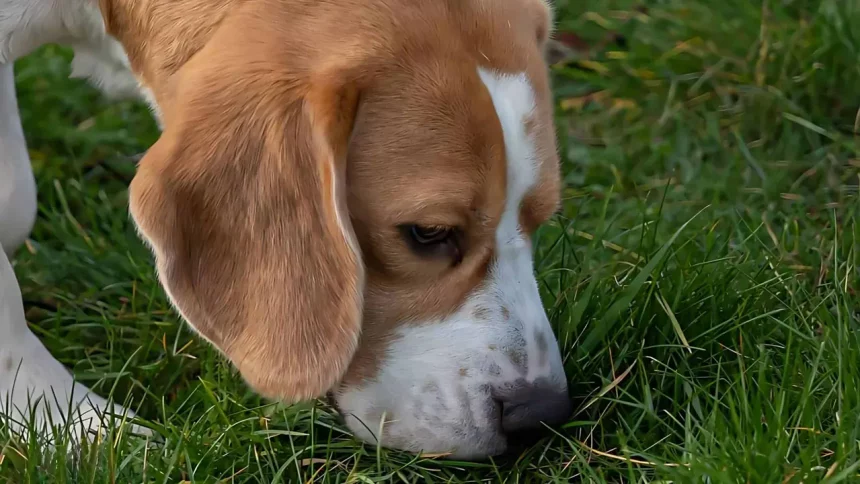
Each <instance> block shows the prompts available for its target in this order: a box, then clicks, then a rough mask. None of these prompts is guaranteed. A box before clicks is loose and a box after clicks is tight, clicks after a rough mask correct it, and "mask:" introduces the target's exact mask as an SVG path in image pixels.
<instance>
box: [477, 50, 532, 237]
mask: <svg viewBox="0 0 860 484" xmlns="http://www.w3.org/2000/svg"><path fill="white" fill-rule="evenodd" d="M478 75H479V76H480V77H481V80H482V81H483V82H484V85H486V86H487V90H488V91H489V92H490V97H491V99H492V100H493V106H494V107H495V108H496V114H497V116H498V117H499V123H500V124H501V126H502V136H503V138H504V140H505V155H506V157H507V168H508V186H507V194H506V195H507V197H506V199H505V209H504V212H503V215H502V219H501V221H500V222H499V228H498V231H497V232H496V234H497V238H498V240H497V243H498V244H499V245H500V246H505V245H509V244H514V245H520V244H522V243H523V240H522V237H521V234H520V228H519V207H520V203H521V202H522V200H523V197H525V195H526V193H528V191H529V190H531V188H532V187H533V186H534V185H535V183H536V182H537V177H538V166H537V160H536V159H535V147H534V142H533V140H532V139H531V137H529V135H528V133H527V132H526V120H527V119H528V118H529V116H531V115H532V112H533V111H534V109H535V95H534V90H533V89H532V86H531V83H530V82H529V79H528V76H526V74H525V73H519V74H503V73H494V72H491V71H488V70H486V69H484V68H482V67H479V68H478Z"/></svg>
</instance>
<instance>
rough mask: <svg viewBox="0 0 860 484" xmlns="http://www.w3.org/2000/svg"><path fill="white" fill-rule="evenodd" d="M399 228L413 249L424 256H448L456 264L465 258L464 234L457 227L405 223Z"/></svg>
mask: <svg viewBox="0 0 860 484" xmlns="http://www.w3.org/2000/svg"><path fill="white" fill-rule="evenodd" d="M398 228H399V229H400V233H401V234H402V235H403V239H404V240H405V241H406V243H407V244H408V245H409V247H410V248H411V249H412V251H413V252H415V253H416V254H418V255H420V256H422V257H446V258H450V259H451V261H452V262H453V264H454V265H457V264H459V263H460V261H461V260H462V259H463V254H462V252H461V247H460V246H461V244H462V242H463V235H462V232H460V230H459V229H457V228H455V227H440V226H427V225H416V224H404V225H400V226H399V227H398Z"/></svg>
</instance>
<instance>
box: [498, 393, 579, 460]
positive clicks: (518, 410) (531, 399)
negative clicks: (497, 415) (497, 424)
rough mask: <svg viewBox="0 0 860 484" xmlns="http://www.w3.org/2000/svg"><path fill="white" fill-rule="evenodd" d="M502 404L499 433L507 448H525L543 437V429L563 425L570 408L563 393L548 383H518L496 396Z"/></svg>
mask: <svg viewBox="0 0 860 484" xmlns="http://www.w3.org/2000/svg"><path fill="white" fill-rule="evenodd" d="M496 399H497V400H498V401H499V402H501V404H502V430H503V431H504V432H505V434H506V435H507V436H508V439H509V444H512V445H518V444H519V445H528V444H530V443H532V442H534V441H535V440H538V439H540V438H541V437H543V436H544V435H545V434H546V433H547V430H548V429H547V426H549V427H553V426H557V425H560V424H563V423H565V422H566V421H567V419H568V418H569V417H570V414H571V412H572V409H573V405H572V403H571V401H570V397H569V396H568V394H567V390H566V389H564V390H560V389H559V388H558V387H557V386H551V385H549V383H548V382H545V381H542V380H537V381H536V382H535V383H525V382H520V383H518V384H516V385H514V386H512V387H509V388H505V389H502V390H501V391H497V392H496Z"/></svg>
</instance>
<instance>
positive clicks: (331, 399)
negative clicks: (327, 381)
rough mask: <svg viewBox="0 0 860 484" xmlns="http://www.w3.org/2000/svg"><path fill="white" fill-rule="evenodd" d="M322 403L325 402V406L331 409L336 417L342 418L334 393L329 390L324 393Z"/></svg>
mask: <svg viewBox="0 0 860 484" xmlns="http://www.w3.org/2000/svg"><path fill="white" fill-rule="evenodd" d="M322 401H323V402H325V404H326V405H328V406H329V407H331V408H332V409H333V410H334V411H335V412H337V414H338V415H340V416H341V418H343V412H342V411H341V410H340V406H339V405H338V404H337V398H335V396H334V391H333V390H329V391H328V392H326V394H325V397H323V398H322Z"/></svg>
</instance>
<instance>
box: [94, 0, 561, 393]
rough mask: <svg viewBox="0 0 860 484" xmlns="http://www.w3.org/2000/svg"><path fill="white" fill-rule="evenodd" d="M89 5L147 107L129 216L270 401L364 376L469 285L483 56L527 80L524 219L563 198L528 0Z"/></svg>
mask: <svg viewBox="0 0 860 484" xmlns="http://www.w3.org/2000/svg"><path fill="white" fill-rule="evenodd" d="M101 6H102V11H103V13H104V16H105V19H106V22H107V25H108V29H109V32H111V33H112V34H113V35H115V36H116V37H117V38H118V39H119V40H120V41H121V42H122V43H123V45H124V46H125V48H126V50H127V52H128V54H129V57H130V59H131V64H132V66H133V68H134V70H135V72H136V73H137V74H138V75H139V76H140V78H141V79H142V80H143V83H144V84H145V85H147V86H148V87H149V88H150V89H152V91H153V92H154V95H155V98H156V100H157V102H158V104H159V107H160V108H161V111H162V113H163V123H164V132H163V134H162V137H161V138H160V139H159V141H158V142H157V143H156V144H155V145H154V146H153V147H152V148H151V150H150V151H149V153H148V154H147V155H146V156H145V158H144V159H143V160H142V161H141V164H140V169H139V172H138V174H137V176H136V177H135V179H134V181H133V183H132V187H131V209H132V214H133V216H134V218H135V220H136V221H137V223H138V225H139V228H140V231H141V233H142V235H143V236H144V238H145V239H147V240H148V241H149V242H150V244H151V245H152V247H153V250H154V252H155V254H156V257H157V263H158V269H159V275H160V279H161V281H162V283H163V284H164V286H165V288H166V290H167V291H168V293H169V295H170V297H171V299H172V301H173V302H174V303H175V304H176V306H177V308H178V309H179V310H180V311H181V312H182V314H183V316H184V317H185V318H186V319H187V320H188V321H189V323H190V324H191V325H192V326H194V327H195V328H196V329H197V330H198V331H199V332H200V333H201V334H202V335H203V336H204V337H206V338H207V339H209V340H210V341H211V342H212V343H214V344H215V345H216V346H218V348H220V349H221V351H223V352H224V353H225V354H226V355H227V356H228V357H229V358H230V359H231V360H232V361H233V362H234V363H235V364H236V366H237V367H238V368H239V370H240V371H241V373H242V375H243V376H244V377H245V378H246V380H247V381H248V382H249V384H250V385H251V386H252V387H253V388H254V389H256V390H257V391H259V392H261V393H262V394H264V395H267V396H271V397H277V398H281V399H285V400H288V401H292V400H297V399H304V398H309V397H313V396H316V395H319V394H321V393H323V392H325V391H326V390H327V389H329V388H330V387H331V386H332V385H334V384H335V383H336V382H337V381H338V380H339V379H342V378H344V377H345V381H346V382H347V383H356V382H360V381H362V380H364V379H367V378H372V377H373V375H374V373H375V369H376V368H377V366H378V363H379V359H380V358H383V357H384V350H385V346H386V344H387V342H388V341H389V340H390V338H391V334H392V330H393V329H394V328H395V327H396V326H397V325H398V324H403V323H404V322H407V323H408V322H409V321H415V320H424V319H427V318H430V317H432V316H442V315H444V314H448V313H450V312H452V311H454V310H455V309H456V308H457V307H458V305H460V304H461V303H462V301H463V300H464V298H465V297H466V296H467V295H468V294H469V293H470V292H471V291H472V290H473V289H474V288H475V287H477V286H478V285H480V284H481V282H482V280H483V278H484V276H485V274H486V269H487V266H488V264H489V262H490V261H491V260H492V257H493V245H494V230H495V227H496V225H497V224H498V221H499V218H500V216H501V211H502V208H503V207H504V203H505V200H504V197H505V183H506V182H505V180H506V162H505V151H504V144H503V138H502V132H501V127H500V125H499V121H498V119H497V117H496V114H495V110H494V108H493V104H492V101H491V99H490V97H489V94H488V93H487V91H486V89H485V88H484V86H483V85H482V83H481V81H480V79H479V78H478V75H477V72H476V69H477V67H478V66H482V67H485V68H490V69H496V70H500V71H503V72H521V71H526V72H527V73H528V75H529V77H530V80H531V82H532V84H533V85H534V87H535V90H536V97H537V102H538V107H537V109H536V111H535V113H534V115H533V118H532V119H531V120H530V122H529V130H530V131H531V132H532V133H533V134H534V135H535V136H536V137H537V143H538V147H539V155H540V158H541V160H540V161H541V170H540V180H541V182H540V185H539V186H538V187H537V188H536V189H535V190H533V192H532V193H530V194H529V195H528V197H527V199H526V200H525V201H524V203H523V207H522V217H521V218H522V220H523V224H524V226H525V228H527V229H528V230H533V229H534V228H536V226H537V224H539V223H541V222H543V221H544V220H545V219H546V218H547V217H548V216H549V215H550V214H551V213H552V212H553V211H554V210H555V208H556V206H557V205H558V188H559V177H558V159H557V155H556V148H555V138H554V136H553V131H552V128H551V126H552V105H551V101H550V91H549V84H548V80H547V74H546V66H545V64H544V62H543V60H542V58H541V49H542V44H543V42H545V40H546V37H547V35H548V31H549V27H550V23H551V20H550V18H549V14H548V9H547V7H546V4H545V3H544V2H543V1H542V0H442V1H433V2H430V1H426V2H425V1H421V2H415V1H411V0H373V1H362V0H320V1H310V0H283V1H276V0H246V1H240V0H183V1H176V0H101ZM338 214H340V215H341V217H340V220H339V218H338ZM406 223H418V224H422V225H445V226H456V227H459V228H460V229H461V230H462V231H463V233H464V257H463V260H462V262H460V263H459V264H456V265H455V264H452V262H451V261H449V260H445V259H439V260H429V261H428V260H427V259H426V258H421V257H419V256H418V255H416V254H414V253H413V252H411V251H410V249H409V248H408V247H407V246H406V244H405V243H404V241H403V239H402V237H401V235H400V234H399V232H398V231H397V225H399V224H406ZM353 227H354V230H353ZM352 247H355V248H356V249H358V250H359V251H360V254H356V253H355V251H353V250H352ZM360 332H363V334H361V336H360V335H359V333H360ZM359 336H360V338H361V339H360V343H359V341H358V339H359ZM357 347H358V349H357V351H356V348H357ZM353 357H354V358H353ZM350 362H352V365H351V367H350V368H349V371H348V372H347V366H348V365H349V364H350ZM345 372H347V373H346V375H345Z"/></svg>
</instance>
